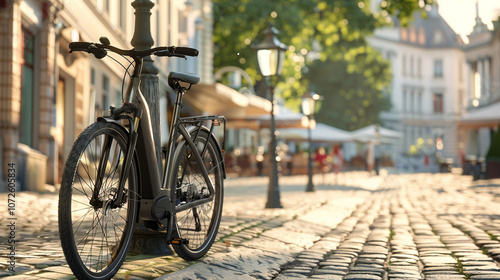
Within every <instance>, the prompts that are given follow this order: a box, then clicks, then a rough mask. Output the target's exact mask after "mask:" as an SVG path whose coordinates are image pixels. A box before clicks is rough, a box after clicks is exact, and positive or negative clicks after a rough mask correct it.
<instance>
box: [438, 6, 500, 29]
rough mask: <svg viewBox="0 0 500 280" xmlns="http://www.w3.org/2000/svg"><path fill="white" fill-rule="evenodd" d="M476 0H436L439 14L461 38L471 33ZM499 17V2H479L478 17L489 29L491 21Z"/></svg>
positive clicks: (491, 26) (474, 21)
mask: <svg viewBox="0 0 500 280" xmlns="http://www.w3.org/2000/svg"><path fill="white" fill-rule="evenodd" d="M476 1H477V0H438V3H439V13H440V14H441V16H442V17H443V18H444V19H445V20H446V22H448V24H449V25H450V26H451V28H453V30H455V32H456V33H457V34H459V35H461V36H462V37H464V36H467V35H468V34H470V32H472V28H473V27H474V25H475V23H476V20H475V18H476ZM498 16H500V0H479V17H481V19H482V20H483V22H484V23H485V24H487V25H488V27H489V28H490V29H492V28H493V25H492V23H491V21H492V20H496V19H497V18H498Z"/></svg>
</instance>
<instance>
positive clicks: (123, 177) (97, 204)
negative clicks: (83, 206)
mask: <svg viewBox="0 0 500 280" xmlns="http://www.w3.org/2000/svg"><path fill="white" fill-rule="evenodd" d="M122 113H133V118H132V117H130V116H128V115H122ZM141 116H142V110H141V109H139V108H137V107H135V106H134V105H133V104H125V105H124V106H123V107H121V108H113V107H112V108H111V118H113V119H115V120H119V119H128V121H129V123H130V125H129V127H130V128H129V135H128V144H127V148H126V151H125V157H124V159H123V164H122V170H121V172H120V181H119V184H118V188H117V191H116V197H115V198H114V199H113V202H112V203H111V208H118V207H120V206H121V205H122V204H123V202H124V201H125V198H124V197H123V189H124V186H125V182H126V181H127V177H128V175H129V170H130V166H131V165H132V160H133V157H134V150H135V146H136V144H137V137H138V133H137V129H138V127H139V121H140V119H141ZM111 145H112V138H111V136H109V135H106V136H105V138H104V144H103V149H102V151H101V157H100V159H99V166H98V167H97V178H96V183H95V186H94V191H93V192H92V197H91V199H90V204H91V205H92V206H94V208H96V209H97V208H101V207H102V206H103V201H102V200H100V199H99V193H100V192H101V188H102V184H103V178H104V175H105V173H106V166H107V162H108V159H109V153H110V149H111Z"/></svg>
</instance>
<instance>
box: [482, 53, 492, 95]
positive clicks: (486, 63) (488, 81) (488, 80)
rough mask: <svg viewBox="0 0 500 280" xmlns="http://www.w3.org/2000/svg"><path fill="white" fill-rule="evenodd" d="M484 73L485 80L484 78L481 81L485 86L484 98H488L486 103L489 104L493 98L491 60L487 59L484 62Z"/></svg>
mask: <svg viewBox="0 0 500 280" xmlns="http://www.w3.org/2000/svg"><path fill="white" fill-rule="evenodd" d="M483 73H484V78H483V77H482V79H481V81H482V84H483V86H484V90H483V93H484V98H486V102H489V100H490V98H491V97H492V96H491V78H490V58H489V57H486V58H485V59H484V62H483Z"/></svg>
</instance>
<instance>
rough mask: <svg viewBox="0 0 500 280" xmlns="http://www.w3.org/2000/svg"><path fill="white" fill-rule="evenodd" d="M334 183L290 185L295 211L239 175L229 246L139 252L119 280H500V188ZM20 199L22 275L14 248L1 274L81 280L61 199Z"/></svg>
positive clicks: (227, 215)
mask: <svg viewBox="0 0 500 280" xmlns="http://www.w3.org/2000/svg"><path fill="white" fill-rule="evenodd" d="M322 179H323V178H321V177H318V176H317V177H315V183H316V184H317V185H316V186H317V188H318V190H317V191H316V192H314V193H306V192H304V190H305V184H306V183H307V178H306V177H305V176H293V177H280V189H281V202H282V205H283V209H264V208H263V207H264V205H265V202H266V195H265V191H266V190H267V178H264V177H252V178H238V179H228V180H227V182H226V188H225V201H224V212H223V220H222V224H221V227H220V232H219V235H218V241H217V242H216V243H215V244H214V246H213V248H212V249H211V251H210V252H209V254H208V255H207V256H206V257H204V258H203V259H202V260H200V261H195V262H185V261H183V260H182V259H180V258H179V257H177V256H176V255H171V256H147V255H136V256H128V257H127V260H126V261H125V263H124V265H123V266H122V269H121V270H120V271H119V273H118V274H117V276H116V277H115V279H278V280H280V279H298V278H311V279H500V268H499V267H498V265H497V262H498V261H499V260H500V242H499V241H498V237H500V215H497V214H496V212H497V211H498V209H500V207H499V206H500V185H499V183H500V182H488V181H478V182H472V180H471V177H467V176H459V175H454V174H407V175H389V174H384V175H383V176H371V177H370V176H368V174H367V173H364V172H359V173H356V172H354V173H348V174H343V175H341V176H340V177H339V178H338V180H337V184H335V185H333V184H325V185H323V184H322ZM329 180H330V181H328V180H325V183H333V182H334V180H335V178H330V179H329ZM17 201H18V204H19V211H18V214H17V215H18V217H20V218H19V219H20V221H19V226H18V229H17V232H16V234H18V237H16V239H17V240H18V243H17V254H18V256H17V266H16V274H17V275H13V276H12V275H11V274H10V273H8V272H5V268H6V267H7V266H6V265H7V260H8V259H7V258H5V256H6V253H5V250H4V249H2V251H0V252H2V254H1V256H0V268H2V271H0V277H2V276H7V277H6V278H5V279H9V280H10V279H72V276H71V271H70V270H69V268H68V267H67V265H65V259H64V257H63V255H62V250H61V249H60V243H59V239H58V233H57V196H56V195H54V194H43V195H40V194H34V193H18V198H17ZM2 215H4V213H0V217H1V221H2V227H1V229H0V233H1V234H2V236H6V232H7V230H6V227H5V226H4V225H5V221H6V217H5V216H2ZM21 217H22V219H21ZM5 243H6V240H5V239H2V240H0V244H1V246H2V248H6V244H5Z"/></svg>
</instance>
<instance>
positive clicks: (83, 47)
mask: <svg viewBox="0 0 500 280" xmlns="http://www.w3.org/2000/svg"><path fill="white" fill-rule="evenodd" d="M90 45H92V43H89V42H71V43H69V48H70V50H72V51H88V49H89V47H90Z"/></svg>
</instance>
